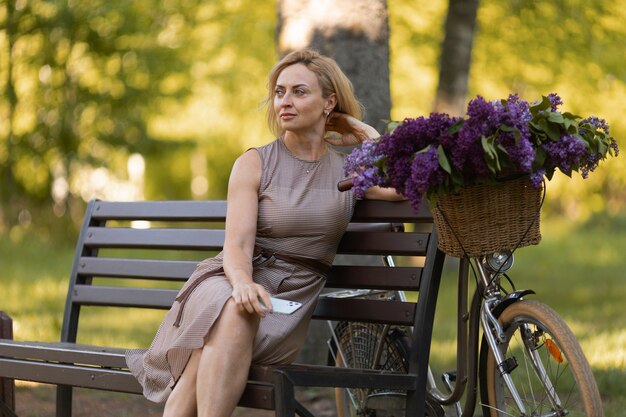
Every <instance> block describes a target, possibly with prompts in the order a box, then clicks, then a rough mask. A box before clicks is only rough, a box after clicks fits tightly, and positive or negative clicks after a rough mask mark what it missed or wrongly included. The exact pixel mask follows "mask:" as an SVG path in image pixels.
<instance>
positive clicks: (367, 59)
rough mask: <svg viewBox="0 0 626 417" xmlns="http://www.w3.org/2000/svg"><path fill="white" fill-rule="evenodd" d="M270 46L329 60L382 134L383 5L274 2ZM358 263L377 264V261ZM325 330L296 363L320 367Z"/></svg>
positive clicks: (387, 100)
mask: <svg viewBox="0 0 626 417" xmlns="http://www.w3.org/2000/svg"><path fill="white" fill-rule="evenodd" d="M276 41H277V45H278V52H279V54H280V56H284V55H286V54H287V53H289V52H291V51H294V50H297V49H301V48H306V47H309V48H312V49H315V50H317V51H319V52H320V53H322V54H324V55H326V56H330V57H332V58H333V59H335V60H336V61H337V63H338V64H339V66H340V67H341V69H342V70H343V71H344V72H345V73H346V75H347V76H348V78H350V80H351V81H352V84H353V85H354V90H355V92H356V96H357V97H358V99H359V100H360V101H361V103H362V104H363V106H364V107H365V112H364V118H363V119H364V121H365V122H366V123H368V124H370V125H372V126H373V127H374V128H376V130H378V131H379V132H380V133H384V131H385V129H386V121H387V120H389V119H390V111H391V94H390V92H389V19H388V14H387V2H386V0H278V24H277V28H276ZM337 258H338V260H339V261H340V262H342V263H352V260H350V259H348V258H347V257H342V256H338V257H337ZM371 258H374V259H371ZM358 262H359V263H361V264H369V263H376V264H380V259H379V258H378V257H365V259H363V257H362V258H361V259H359V261H358ZM328 330H329V329H328V326H327V325H326V323H324V322H321V321H318V320H314V321H313V322H312V323H311V327H310V328H309V334H308V336H307V342H306V343H305V346H304V348H303V350H302V352H301V354H300V357H299V358H298V361H302V362H306V363H318V364H325V363H326V359H327V352H328V349H327V348H326V344H325V341H326V339H327V338H328V337H329V335H330V333H329V331H328Z"/></svg>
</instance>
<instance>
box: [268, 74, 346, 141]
mask: <svg viewBox="0 0 626 417" xmlns="http://www.w3.org/2000/svg"><path fill="white" fill-rule="evenodd" d="M333 106H334V95H331V97H329V98H328V99H324V98H323V97H322V89H321V87H320V85H319V81H318V79H317V75H315V73H314V72H313V71H311V70H309V69H308V68H307V67H306V66H305V65H304V64H294V65H290V66H288V67H287V68H285V69H283V70H282V71H281V73H280V74H279V75H278V79H277V80H276V87H275V89H274V111H275V112H276V117H277V118H278V121H279V123H280V126H281V128H282V129H283V130H285V131H291V132H298V133H304V132H307V131H320V130H321V132H322V133H323V132H324V126H325V124H326V117H325V115H324V110H328V111H330V110H332V107H333Z"/></svg>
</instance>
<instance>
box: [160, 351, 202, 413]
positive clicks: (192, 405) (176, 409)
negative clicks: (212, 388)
mask: <svg viewBox="0 0 626 417" xmlns="http://www.w3.org/2000/svg"><path fill="white" fill-rule="evenodd" d="M201 355H202V349H196V350H194V351H193V353H192V354H191V357H190V358H189V361H188V362H187V365H186V366H185V369H184V371H183V373H182V374H181V376H180V378H179V379H178V382H177V383H176V386H174V389H173V390H172V393H171V394H170V396H169V397H168V398H167V402H166V403H165V408H164V409H163V417H196V416H197V403H196V380H197V378H198V363H199V362H200V356H201Z"/></svg>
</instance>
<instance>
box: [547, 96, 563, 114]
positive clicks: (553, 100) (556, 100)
mask: <svg viewBox="0 0 626 417" xmlns="http://www.w3.org/2000/svg"><path fill="white" fill-rule="evenodd" d="M548 100H550V108H551V109H552V111H556V110H557V109H558V107H559V106H560V105H561V104H563V100H561V97H559V95H558V94H557V93H550V94H548Z"/></svg>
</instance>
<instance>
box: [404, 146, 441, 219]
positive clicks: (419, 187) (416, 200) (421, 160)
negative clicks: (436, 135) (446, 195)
mask: <svg viewBox="0 0 626 417" xmlns="http://www.w3.org/2000/svg"><path fill="white" fill-rule="evenodd" d="M445 177H446V173H445V171H443V170H442V169H441V167H440V166H439V152H438V151H437V147H436V146H433V145H431V146H429V147H428V150H426V151H425V152H420V153H418V154H417V155H415V158H414V159H413V163H412V164H411V175H410V177H409V178H408V179H407V181H406V194H405V195H406V197H407V198H408V199H409V202H410V203H411V206H412V207H413V208H414V209H415V210H418V209H419V207H420V204H421V202H422V198H423V197H424V195H425V194H427V193H428V191H430V190H432V189H434V188H436V187H437V186H440V185H441V184H443V182H444V181H445Z"/></svg>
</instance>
